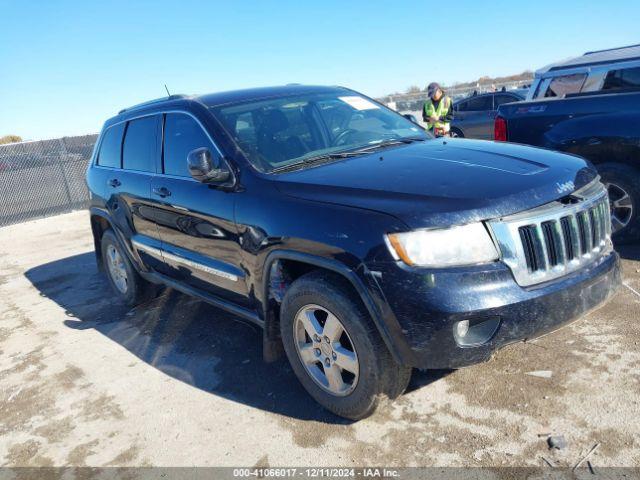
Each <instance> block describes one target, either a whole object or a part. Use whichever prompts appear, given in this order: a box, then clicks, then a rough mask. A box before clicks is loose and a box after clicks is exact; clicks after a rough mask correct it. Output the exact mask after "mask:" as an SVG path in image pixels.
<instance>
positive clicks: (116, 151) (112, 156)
mask: <svg viewBox="0 0 640 480" xmlns="http://www.w3.org/2000/svg"><path fill="white" fill-rule="evenodd" d="M124 125H125V124H124V123H119V124H118V125H114V126H113V127H111V128H108V129H107V130H106V131H105V132H104V137H103V138H102V143H101V144H100V151H99V152H98V165H101V166H103V167H113V168H120V166H121V165H120V153H121V152H122V133H123V132H124Z"/></svg>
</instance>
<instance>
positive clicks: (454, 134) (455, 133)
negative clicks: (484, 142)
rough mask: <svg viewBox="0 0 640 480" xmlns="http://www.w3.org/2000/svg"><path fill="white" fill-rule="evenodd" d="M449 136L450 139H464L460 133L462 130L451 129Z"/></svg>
mask: <svg viewBox="0 0 640 480" xmlns="http://www.w3.org/2000/svg"><path fill="white" fill-rule="evenodd" d="M450 135H451V138H464V133H462V130H459V129H457V128H452V129H451V132H450Z"/></svg>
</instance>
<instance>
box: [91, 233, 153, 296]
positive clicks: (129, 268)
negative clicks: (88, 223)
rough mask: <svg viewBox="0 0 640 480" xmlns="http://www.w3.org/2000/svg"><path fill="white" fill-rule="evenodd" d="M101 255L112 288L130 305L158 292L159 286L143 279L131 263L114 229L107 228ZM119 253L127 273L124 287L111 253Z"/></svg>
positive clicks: (123, 270) (121, 263) (121, 267)
mask: <svg viewBox="0 0 640 480" xmlns="http://www.w3.org/2000/svg"><path fill="white" fill-rule="evenodd" d="M100 250H101V255H102V264H103V265H104V271H105V273H106V275H107V279H108V280H109V284H110V285H111V289H112V290H113V292H114V293H115V294H116V296H117V297H118V298H120V300H122V301H123V302H124V303H126V304H127V305H128V306H130V307H133V306H136V305H139V304H140V303H144V302H146V301H148V300H151V299H152V298H153V297H154V296H155V295H156V293H157V287H156V286H155V285H154V284H152V283H149V282H147V281H146V280H145V279H143V278H142V277H141V276H140V275H139V274H138V272H136V270H135V268H134V267H133V265H132V264H131V261H130V260H129V257H128V256H127V254H126V253H124V252H123V251H122V248H121V247H120V244H119V242H118V240H117V239H116V236H115V235H114V233H113V231H112V230H107V231H105V232H104V233H103V235H102V240H101V247H100ZM114 253H115V254H116V255H117V258H118V259H119V261H118V262H117V263H119V265H120V268H119V269H118V270H121V274H123V275H125V276H126V278H125V283H126V287H125V288H124V289H123V288H122V287H123V284H122V282H121V277H120V278H119V277H118V275H117V274H116V272H115V271H114V269H113V268H111V266H110V263H111V258H110V257H111V255H113V254H114Z"/></svg>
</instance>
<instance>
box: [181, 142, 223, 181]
mask: <svg viewBox="0 0 640 480" xmlns="http://www.w3.org/2000/svg"><path fill="white" fill-rule="evenodd" d="M187 166H188V168H189V173H190V174H191V176H192V177H193V178H194V179H196V180H198V181H199V182H203V183H209V182H211V183H222V182H224V181H226V180H228V179H229V176H230V175H231V173H230V172H229V170H227V169H226V168H225V166H224V165H223V163H222V161H221V160H220V158H219V157H217V156H216V157H214V156H213V155H212V154H211V151H210V150H209V149H208V148H207V147H201V148H196V149H195V150H191V151H190V152H189V154H188V155H187Z"/></svg>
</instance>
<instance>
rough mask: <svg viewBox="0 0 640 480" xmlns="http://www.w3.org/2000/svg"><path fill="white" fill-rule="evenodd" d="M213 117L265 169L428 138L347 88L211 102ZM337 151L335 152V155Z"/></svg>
mask: <svg viewBox="0 0 640 480" xmlns="http://www.w3.org/2000/svg"><path fill="white" fill-rule="evenodd" d="M211 110H212V111H213V113H214V114H215V115H216V117H217V118H218V119H219V120H220V121H221V122H222V124H223V125H224V127H225V128H226V130H227V131H228V132H229V134H230V135H231V136H232V137H233V138H234V140H235V141H236V143H237V144H238V146H239V147H240V148H241V149H242V151H243V152H244V153H245V155H246V156H247V158H248V159H249V161H250V162H251V163H252V164H253V165H254V166H255V167H256V168H257V169H259V170H261V171H263V172H272V171H274V170H284V169H286V168H287V167H288V166H292V167H293V166H295V165H298V164H299V165H301V166H304V165H307V164H309V163H310V161H312V160H314V159H318V158H323V159H330V158H338V157H339V154H340V153H341V152H352V151H357V150H358V149H366V150H367V151H369V150H370V149H371V148H372V147H375V146H376V145H377V144H379V145H380V148H382V147H383V146H385V145H387V144H389V145H391V144H395V143H394V142H393V141H394V140H398V141H401V140H403V139H404V140H407V139H416V140H425V139H427V138H431V137H430V135H429V134H427V133H426V132H425V131H424V130H423V129H421V128H420V127H418V126H417V125H415V124H414V123H412V122H410V121H409V120H407V119H406V118H404V117H403V116H402V115H399V114H397V113H395V112H393V111H391V110H389V109H387V108H385V107H382V106H380V105H378V104H377V103H374V102H372V101H371V100H369V99H367V98H365V97H363V96H361V95H358V94H356V93H354V92H351V91H348V90H336V91H335V92H330V93H326V92H323V93H310V94H303V95H295V96H290V97H280V98H271V99H268V100H259V101H251V102H244V103H237V104H233V105H229V104H227V105H223V106H220V107H212V109H211ZM334 154H335V155H334Z"/></svg>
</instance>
